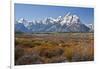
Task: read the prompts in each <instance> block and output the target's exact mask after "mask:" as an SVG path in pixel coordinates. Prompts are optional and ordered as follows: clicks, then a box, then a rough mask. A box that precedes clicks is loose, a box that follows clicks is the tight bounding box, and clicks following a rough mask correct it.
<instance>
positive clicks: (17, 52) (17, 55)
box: [15, 46, 25, 60]
mask: <svg viewBox="0 0 100 69" xmlns="http://www.w3.org/2000/svg"><path fill="white" fill-rule="evenodd" d="M24 54H25V53H24V49H23V48H21V47H20V46H16V47H15V60H17V59H18V58H20V57H21V56H23V55H24Z"/></svg>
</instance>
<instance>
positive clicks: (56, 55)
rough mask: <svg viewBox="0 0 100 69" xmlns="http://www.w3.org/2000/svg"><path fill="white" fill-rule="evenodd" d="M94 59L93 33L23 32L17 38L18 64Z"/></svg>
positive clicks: (16, 52) (16, 55)
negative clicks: (23, 33) (44, 33)
mask: <svg viewBox="0 0 100 69" xmlns="http://www.w3.org/2000/svg"><path fill="white" fill-rule="evenodd" d="M33 55H34V56H33ZM27 58H28V59H30V60H27ZM36 58H37V60H36V61H35V60H34V59H36ZM25 60H26V61H27V62H25ZM93 60H94V37H93V33H57V34H48V35H42V36H41V35H40V34H39V35H36V34H35V35H34V34H32V35H22V34H21V35H18V36H16V38H15V64H16V65H25V64H39V63H43V64H45V63H61V62H78V61H93Z"/></svg>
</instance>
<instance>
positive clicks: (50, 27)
mask: <svg viewBox="0 0 100 69" xmlns="http://www.w3.org/2000/svg"><path fill="white" fill-rule="evenodd" d="M15 22H16V23H15V26H16V27H15V28H16V30H18V31H19V30H20V31H23V32H28V31H29V32H90V29H91V28H92V27H93V25H88V26H87V25H85V24H84V23H82V22H81V19H80V17H79V16H78V15H76V14H71V13H70V12H68V13H67V14H66V15H65V16H63V17H62V16H58V17H57V18H52V17H46V18H44V19H43V20H33V21H28V20H26V19H24V18H21V19H19V20H17V21H15ZM17 26H18V27H17ZM21 27H22V28H21ZM90 27H91V28H90ZM24 30H25V31H24ZM92 30H93V28H92Z"/></svg>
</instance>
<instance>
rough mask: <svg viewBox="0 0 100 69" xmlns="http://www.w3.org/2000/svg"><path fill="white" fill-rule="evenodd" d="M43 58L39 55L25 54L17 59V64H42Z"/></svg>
mask: <svg viewBox="0 0 100 69" xmlns="http://www.w3.org/2000/svg"><path fill="white" fill-rule="evenodd" d="M41 63H42V60H41V58H40V56H38V55H24V56H22V57H20V58H19V59H18V60H17V61H16V63H15V64H16V65H29V64H41Z"/></svg>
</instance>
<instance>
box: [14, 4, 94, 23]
mask: <svg viewBox="0 0 100 69" xmlns="http://www.w3.org/2000/svg"><path fill="white" fill-rule="evenodd" d="M14 10H15V18H16V19H20V18H25V19H28V20H42V19H44V18H45V17H53V18H57V17H58V16H65V15H66V14H67V13H68V12H71V13H72V14H76V15H78V16H79V17H80V19H81V21H82V23H86V24H89V23H94V9H93V8H82V7H68V6H50V5H33V4H18V3H16V4H15V9H14Z"/></svg>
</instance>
